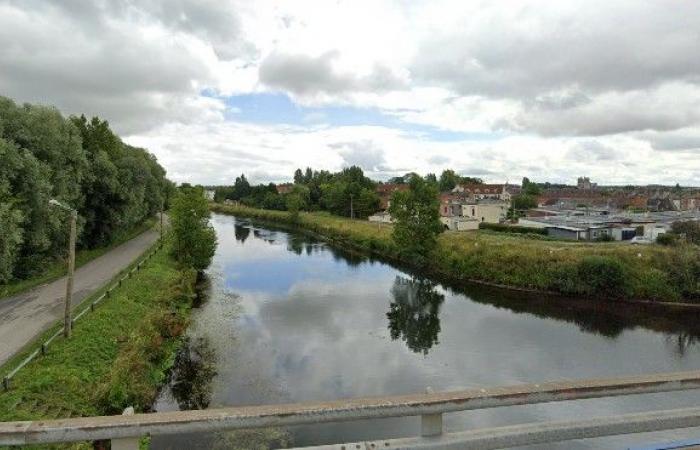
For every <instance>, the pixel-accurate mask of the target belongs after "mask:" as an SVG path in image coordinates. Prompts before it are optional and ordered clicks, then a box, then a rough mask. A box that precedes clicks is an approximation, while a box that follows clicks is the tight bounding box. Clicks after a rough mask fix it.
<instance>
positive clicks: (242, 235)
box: [234, 223, 250, 244]
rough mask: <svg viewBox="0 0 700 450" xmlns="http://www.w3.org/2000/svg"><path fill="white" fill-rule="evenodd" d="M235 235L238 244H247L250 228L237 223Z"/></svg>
mask: <svg viewBox="0 0 700 450" xmlns="http://www.w3.org/2000/svg"><path fill="white" fill-rule="evenodd" d="M234 234H235V236H236V240H237V241H238V242H240V243H241V244H245V241H246V239H248V236H249V235H250V227H247V226H245V225H241V224H239V223H236V224H235V225H234Z"/></svg>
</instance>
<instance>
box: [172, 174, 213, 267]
mask: <svg viewBox="0 0 700 450" xmlns="http://www.w3.org/2000/svg"><path fill="white" fill-rule="evenodd" d="M209 217H210V213H209V207H208V205H207V200H206V199H205V198H204V192H203V191H202V189H201V188H191V187H190V188H181V189H180V190H179V192H178V193H177V195H176V196H175V198H174V200H173V205H172V208H171V209H170V224H171V228H172V231H173V235H174V238H175V245H174V246H173V256H174V257H175V258H176V259H177V261H179V262H180V263H181V264H183V265H185V266H187V267H191V268H193V269H195V270H197V271H198V272H202V271H203V270H204V269H206V268H207V267H208V266H209V264H211V260H212V258H213V256H214V252H215V251H216V232H215V231H214V228H213V227H212V226H211V224H210V223H209Z"/></svg>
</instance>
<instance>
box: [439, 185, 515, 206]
mask: <svg viewBox="0 0 700 450" xmlns="http://www.w3.org/2000/svg"><path fill="white" fill-rule="evenodd" d="M452 192H453V193H459V194H464V195H467V196H469V197H471V198H473V199H474V200H484V199H494V200H502V201H505V202H510V199H511V193H510V190H509V189H508V185H507V184H460V185H457V186H456V187H455V188H454V189H452Z"/></svg>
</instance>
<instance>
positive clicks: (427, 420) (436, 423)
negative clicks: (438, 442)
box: [420, 413, 442, 437]
mask: <svg viewBox="0 0 700 450" xmlns="http://www.w3.org/2000/svg"><path fill="white" fill-rule="evenodd" d="M441 434H442V414H441V413H438V414H423V415H422V416H420V435H421V436H423V437H431V436H440V435H441Z"/></svg>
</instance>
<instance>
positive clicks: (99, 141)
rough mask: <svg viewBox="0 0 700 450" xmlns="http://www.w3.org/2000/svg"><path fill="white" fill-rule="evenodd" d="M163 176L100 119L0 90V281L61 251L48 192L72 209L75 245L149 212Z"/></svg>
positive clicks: (100, 242) (102, 240) (97, 240)
mask: <svg viewBox="0 0 700 450" xmlns="http://www.w3.org/2000/svg"><path fill="white" fill-rule="evenodd" d="M168 184H169V182H168V181H167V180H166V179H165V171H164V170H163V168H162V167H161V166H160V165H158V163H157V162H156V160H155V158H154V157H153V156H152V155H150V154H149V153H148V152H146V151H145V150H143V149H138V148H134V147H130V146H128V145H125V144H124V143H123V142H122V141H121V140H120V139H119V137H118V136H117V135H115V134H114V133H113V132H112V131H111V130H110V128H109V125H108V124H107V122H105V121H101V120H100V119H98V118H93V119H92V120H90V121H88V120H87V119H86V118H85V117H84V116H81V117H71V118H69V119H66V118H64V117H63V116H61V114H60V113H59V112H58V110H56V109H55V108H51V107H45V106H37V105H28V104H25V105H21V106H18V105H16V104H15V103H14V102H12V101H11V100H10V99H7V98H4V97H0V205H1V206H0V216H1V217H0V221H2V231H3V232H4V231H5V230H7V231H8V233H7V235H3V237H2V238H0V247H1V248H0V253H2V255H3V257H2V263H1V264H0V266H2V267H1V268H0V283H2V284H6V283H8V282H16V281H17V280H24V279H29V278H31V277H36V276H40V274H41V273H42V272H44V270H45V268H46V267H48V266H51V264H52V263H53V262H55V261H56V260H57V259H59V258H62V257H63V256H64V254H65V251H66V250H65V249H66V246H67V239H68V232H67V226H66V216H65V212H64V211H61V210H55V209H53V208H50V207H49V204H48V201H49V199H51V198H55V199H57V200H59V201H62V202H64V203H66V204H68V205H70V206H71V207H73V208H75V209H77V210H78V213H79V222H78V247H79V249H93V248H97V247H101V246H105V245H108V244H109V243H110V242H112V240H113V239H114V236H115V235H116V234H117V233H118V231H119V230H124V229H129V228H133V227H134V226H136V225H138V224H139V223H142V222H143V221H144V220H145V219H147V218H148V217H150V216H152V215H153V213H154V212H155V211H157V210H158V209H159V208H160V205H161V202H162V201H164V198H163V193H164V192H167V190H168Z"/></svg>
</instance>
